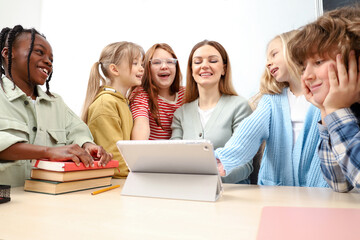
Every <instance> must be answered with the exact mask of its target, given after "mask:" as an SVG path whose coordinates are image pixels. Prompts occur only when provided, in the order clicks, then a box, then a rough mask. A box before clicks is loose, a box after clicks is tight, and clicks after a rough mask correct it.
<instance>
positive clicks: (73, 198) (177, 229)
mask: <svg viewBox="0 0 360 240" xmlns="http://www.w3.org/2000/svg"><path fill="white" fill-rule="evenodd" d="M112 181H113V184H114V185H115V184H120V185H121V186H123V183H124V180H118V179H113V180H112ZM92 191H94V190H86V191H80V192H74V193H69V194H63V195H56V196H53V195H46V194H39V193H31V192H24V191H23V188H12V189H11V201H10V202H8V203H4V204H0V239H1V240H2V239H4V240H16V239H22V240H23V239H37V240H38V239H46V240H48V239H67V240H70V239H126V240H128V239H146V240H147V239H181V240H184V239H194V240H195V239H196V240H200V239H204V240H205V239H206V240H209V239H217V240H219V239H246V240H251V239H256V234H257V230H258V225H259V221H260V214H261V209H262V207H264V206H303V207H329V208H335V207H339V208H360V194H358V193H335V192H333V191H332V190H331V189H324V188H299V187H272V186H255V185H235V184H225V186H224V194H223V196H222V197H221V198H220V200H218V201H217V202H196V201H182V200H168V199H158V198H142V197H129V196H121V195H120V192H121V187H120V188H117V189H114V190H111V191H108V192H104V193H101V194H98V195H91V192H92Z"/></svg>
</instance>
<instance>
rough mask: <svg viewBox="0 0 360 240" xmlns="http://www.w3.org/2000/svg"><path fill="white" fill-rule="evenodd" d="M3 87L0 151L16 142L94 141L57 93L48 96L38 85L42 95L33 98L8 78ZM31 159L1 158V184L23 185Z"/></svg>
mask: <svg viewBox="0 0 360 240" xmlns="http://www.w3.org/2000/svg"><path fill="white" fill-rule="evenodd" d="M2 80H3V83H4V84H3V86H4V90H3V89H1V88H0V106H1V107H0V139H1V141H0V151H3V150H5V149H7V148H8V147H10V146H11V145H13V144H15V143H20V142H22V143H29V144H34V145H42V146H48V147H55V146H64V145H70V144H78V145H79V146H82V145H83V144H84V143H86V142H93V138H92V136H91V133H90V131H89V129H88V127H87V126H86V124H85V123H84V122H83V121H82V120H81V119H80V118H79V117H78V116H77V115H76V114H75V113H74V112H73V111H71V109H70V108H69V107H68V106H67V105H66V104H65V103H64V101H63V100H62V98H61V97H60V96H59V95H57V94H54V93H53V95H54V97H50V96H48V95H47V94H46V93H45V92H44V91H43V90H42V89H41V88H40V87H39V86H38V87H37V91H38V94H39V96H38V97H37V98H36V100H35V101H33V100H32V99H31V98H29V97H28V96H26V94H25V93H24V92H23V91H22V90H21V89H20V88H18V87H17V86H15V88H14V84H13V82H12V81H11V80H9V79H8V78H6V77H3V78H2ZM30 169H31V166H30V161H28V160H19V161H5V160H4V159H3V160H2V161H0V184H8V185H11V186H13V187H15V186H21V185H24V182H25V179H27V178H29V177H30Z"/></svg>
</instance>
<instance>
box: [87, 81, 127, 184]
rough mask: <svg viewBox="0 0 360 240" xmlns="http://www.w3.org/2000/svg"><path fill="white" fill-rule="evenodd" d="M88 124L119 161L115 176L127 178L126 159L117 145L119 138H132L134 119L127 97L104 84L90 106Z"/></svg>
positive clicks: (99, 141)
mask: <svg viewBox="0 0 360 240" xmlns="http://www.w3.org/2000/svg"><path fill="white" fill-rule="evenodd" d="M87 124H88V126H89V128H90V131H91V133H92V135H93V137H94V141H95V143H96V144H98V145H100V146H102V147H103V148H104V149H105V150H106V151H107V152H111V153H112V154H113V158H114V159H116V160H118V161H119V170H120V172H119V170H117V169H116V170H115V173H114V177H115V178H125V177H127V175H128V173H129V169H128V168H127V166H126V163H125V161H124V159H123V158H122V156H121V154H120V152H119V150H118V149H117V147H116V142H117V141H119V140H130V134H131V130H132V127H133V119H132V115H131V112H130V109H129V105H128V99H126V98H125V97H124V96H123V95H122V94H121V93H119V92H117V91H115V89H113V88H111V87H108V86H104V87H103V88H102V89H101V92H100V93H99V94H98V95H97V96H96V97H95V100H94V102H93V103H92V104H91V105H90V107H89V112H88V123H87Z"/></svg>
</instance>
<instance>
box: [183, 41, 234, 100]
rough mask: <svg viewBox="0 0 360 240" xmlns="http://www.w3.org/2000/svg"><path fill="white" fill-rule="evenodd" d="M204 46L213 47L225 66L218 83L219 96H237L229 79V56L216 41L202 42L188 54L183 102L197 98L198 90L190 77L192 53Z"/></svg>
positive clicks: (191, 76)
mask: <svg viewBox="0 0 360 240" xmlns="http://www.w3.org/2000/svg"><path fill="white" fill-rule="evenodd" d="M205 45H209V46H212V47H214V48H215V49H216V50H217V51H218V52H219V53H220V55H221V58H222V60H223V64H224V65H225V66H226V69H225V74H224V75H223V76H221V78H220V82H219V91H220V93H221V94H227V95H238V94H237V93H236V91H235V89H234V87H233V84H232V79H231V64H230V59H229V56H228V54H227V52H226V50H225V48H224V47H223V46H222V45H221V44H220V43H218V42H216V41H209V40H204V41H201V42H199V43H197V44H196V45H195V46H194V47H193V49H192V50H191V52H190V55H189V60H188V65H187V73H186V90H185V102H187V103H188V102H192V101H194V100H196V99H197V98H198V97H199V90H198V86H197V83H196V82H195V80H194V78H193V75H192V63H193V56H194V52H195V51H196V50H197V49H198V48H200V47H202V46H205Z"/></svg>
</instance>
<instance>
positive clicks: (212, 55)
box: [193, 55, 220, 58]
mask: <svg viewBox="0 0 360 240" xmlns="http://www.w3.org/2000/svg"><path fill="white" fill-rule="evenodd" d="M211 57H217V58H219V57H220V56H218V55H210V56H208V58H211ZM193 58H203V57H201V56H194V57H193Z"/></svg>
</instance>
